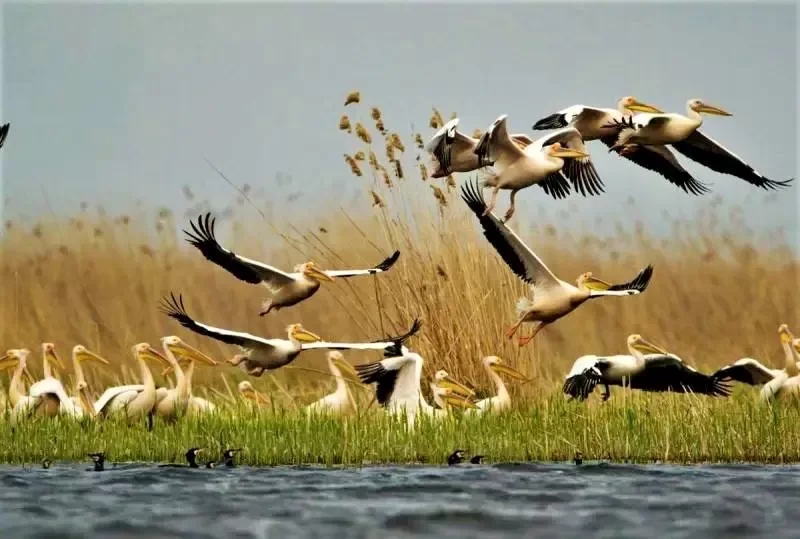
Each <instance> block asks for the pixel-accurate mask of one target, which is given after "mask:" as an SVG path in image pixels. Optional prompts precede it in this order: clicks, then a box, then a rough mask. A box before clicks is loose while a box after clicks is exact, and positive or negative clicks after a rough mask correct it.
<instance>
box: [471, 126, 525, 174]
mask: <svg viewBox="0 0 800 539" xmlns="http://www.w3.org/2000/svg"><path fill="white" fill-rule="evenodd" d="M507 119H508V114H503V115H502V116H500V117H499V118H497V119H496V120H495V121H494V122H492V125H490V126H489V129H487V130H486V133H484V134H483V135H481V138H480V139H479V140H478V145H477V146H476V147H475V154H476V155H477V156H478V160H479V161H480V162H481V163H487V164H491V163H496V162H499V164H500V166H506V163H509V162H511V161H514V160H516V159H519V158H520V157H524V156H525V152H523V151H522V148H521V147H520V146H519V145H518V144H516V143H515V142H514V141H513V140H512V139H511V137H510V136H509V135H508V129H507V127H506V120H507Z"/></svg>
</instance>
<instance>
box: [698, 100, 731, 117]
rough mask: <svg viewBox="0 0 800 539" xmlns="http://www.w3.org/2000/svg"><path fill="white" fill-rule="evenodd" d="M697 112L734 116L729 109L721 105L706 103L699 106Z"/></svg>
mask: <svg viewBox="0 0 800 539" xmlns="http://www.w3.org/2000/svg"><path fill="white" fill-rule="evenodd" d="M697 112H705V113H706V114H713V115H715V116H733V114H731V113H730V112H728V111H727V110H724V109H721V108H719V107H713V106H711V105H706V104H705V103H703V104H702V105H701V106H700V107H698V108H697Z"/></svg>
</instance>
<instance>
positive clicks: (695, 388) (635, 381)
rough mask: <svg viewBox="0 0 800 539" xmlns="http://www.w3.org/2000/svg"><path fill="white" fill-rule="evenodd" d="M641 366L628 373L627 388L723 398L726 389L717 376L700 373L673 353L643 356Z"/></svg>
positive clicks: (725, 394)
mask: <svg viewBox="0 0 800 539" xmlns="http://www.w3.org/2000/svg"><path fill="white" fill-rule="evenodd" d="M644 359H645V368H644V369H643V370H642V371H641V372H639V373H637V374H634V375H633V376H631V378H630V387H631V388H632V389H641V390H643V391H672V392H674V393H689V392H691V393H698V394H702V395H711V396H714V397H727V396H729V395H730V388H729V387H728V386H727V385H726V384H725V383H723V382H722V381H721V380H720V379H718V378H715V377H714V376H709V375H707V374H703V373H701V372H699V371H697V370H696V369H694V368H692V367H690V366H688V365H686V364H685V363H684V362H683V361H681V360H680V358H678V357H676V356H674V355H671V354H670V355H661V354H650V355H647V356H645V358H644Z"/></svg>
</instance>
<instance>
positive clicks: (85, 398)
mask: <svg viewBox="0 0 800 539" xmlns="http://www.w3.org/2000/svg"><path fill="white" fill-rule="evenodd" d="M75 389H77V391H78V399H79V401H80V403H81V408H83V411H84V412H86V413H87V414H90V415H95V414H94V404H93V402H92V396H91V395H90V394H89V384H87V383H86V380H81V381H80V382H78V384H77V385H76V386H75Z"/></svg>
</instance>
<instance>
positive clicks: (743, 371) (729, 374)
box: [714, 324, 800, 386]
mask: <svg viewBox="0 0 800 539" xmlns="http://www.w3.org/2000/svg"><path fill="white" fill-rule="evenodd" d="M784 334H786V337H784ZM778 336H779V337H780V338H781V346H782V347H783V346H784V344H783V341H784V339H786V340H787V341H791V340H792V339H793V338H794V336H793V335H792V333H791V332H790V331H789V326H787V325H786V324H781V325H780V326H778ZM798 352H800V349H798ZM797 367H798V368H800V364H797ZM785 373H786V369H770V368H769V367H766V366H764V365H762V364H761V362H759V361H758V360H756V359H753V358H750V357H744V358H742V359H739V360H737V361H734V362H733V363H731V364H730V365H725V366H724V367H722V368H720V369H718V370H717V372H715V373H714V376H715V377H717V378H720V379H722V380H733V381H736V382H742V383H744V384H749V385H751V386H759V385H763V384H766V383H767V382H769V381H771V380H773V379H775V378H778V377H779V376H781V375H783V374H785Z"/></svg>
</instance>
